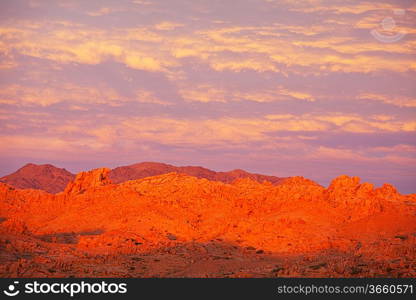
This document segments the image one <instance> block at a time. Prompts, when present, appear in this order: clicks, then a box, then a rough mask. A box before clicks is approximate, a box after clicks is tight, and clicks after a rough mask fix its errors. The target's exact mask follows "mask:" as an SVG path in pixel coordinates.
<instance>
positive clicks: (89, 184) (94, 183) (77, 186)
mask: <svg viewBox="0 0 416 300" xmlns="http://www.w3.org/2000/svg"><path fill="white" fill-rule="evenodd" d="M109 173H110V169H107V168H100V169H95V170H92V171H88V172H81V173H79V174H77V176H76V177H75V179H74V181H71V182H70V183H68V185H67V187H66V188H65V191H64V193H65V194H75V195H76V194H82V193H84V192H85V191H86V190H89V189H94V188H98V187H101V186H104V185H107V184H111V180H110V179H109V178H108V174H109Z"/></svg>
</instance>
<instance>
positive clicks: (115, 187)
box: [0, 168, 416, 277]
mask: <svg viewBox="0 0 416 300" xmlns="http://www.w3.org/2000/svg"><path fill="white" fill-rule="evenodd" d="M109 171H110V170H109V169H106V168H102V169H96V170H92V171H89V172H82V173H79V174H78V175H77V176H76V178H75V180H74V181H72V182H71V183H70V184H68V186H67V188H66V189H65V192H64V193H59V194H56V195H52V194H48V193H46V192H43V191H39V190H18V189H14V188H12V187H10V186H8V185H6V184H2V183H0V221H1V222H0V233H1V234H0V245H7V246H5V247H0V276H2V277H12V276H14V277H19V276H26V277H31V276H32V277H44V276H49V277H54V276H63V277H65V276H70V275H71V276H80V277H94V276H108V277H124V276H137V277H143V276H144V277H145V276H164V277H181V276H202V277H205V276H209V277H225V276H226V275H224V273H222V272H224V270H225V269H226V270H227V274H228V275H230V274H232V276H235V277H240V276H241V277H272V276H284V275H287V276H300V277H314V276H318V277H319V276H320V277H331V276H339V277H350V276H384V277H399V276H402V277H403V276H404V277H412V276H415V275H416V274H415V273H414V270H415V267H416V265H415V262H416V253H415V251H414V248H415V246H416V201H415V195H409V196H406V195H401V194H399V193H398V192H397V191H396V190H395V188H394V187H393V186H391V185H384V186H383V187H381V188H378V189H374V187H373V185H371V184H369V183H361V182H360V179H359V178H358V177H348V176H340V177H338V178H336V179H334V180H333V181H332V183H331V185H330V186H329V187H328V188H324V187H323V186H320V185H319V184H316V183H315V182H313V181H311V180H308V179H306V178H303V177H293V178H290V179H287V180H285V181H284V182H282V183H281V184H279V185H273V184H271V183H270V182H264V183H260V182H258V181H256V180H253V179H250V178H243V179H241V178H240V179H236V180H234V181H233V182H232V183H231V184H228V183H223V182H220V181H211V180H208V179H205V178H203V179H200V178H197V177H193V176H188V175H185V174H180V173H175V172H172V173H168V174H163V175H158V176H152V177H147V178H143V179H139V180H131V181H127V182H124V183H121V184H112V183H111V180H110V179H109V178H108V176H109ZM23 256H24V257H26V258H25V259H24V261H23V260H22V261H18V262H17V261H16V257H23ZM299 257H302V258H305V260H303V259H299ZM357 257H359V258H360V259H359V262H358V261H357ZM398 259H399V260H398ZM392 261H393V262H392ZM276 265H278V267H275V266H276ZM358 265H360V267H358ZM144 266H145V267H146V268H143V267H144ZM270 266H273V267H272V268H271V267H270ZM50 270H52V271H50ZM241 270H245V271H241ZM387 270H390V271H387ZM391 270H393V271H391ZM22 274H23V275H22ZM228 275H227V276H228Z"/></svg>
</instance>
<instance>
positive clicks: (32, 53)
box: [0, 0, 416, 193]
mask: <svg viewBox="0 0 416 300" xmlns="http://www.w3.org/2000/svg"><path fill="white" fill-rule="evenodd" d="M415 37H416V2H415V1H413V0H412V1H398V0H395V1H383V0H381V1H374V2H363V1H351V0H342V1H341V0H304V1H301V0H238V1H237V0H233V1H231V0H228V1H227V0H169V1H167V0H166V1H161V0H160V1H156V0H131V1H127V0H119V1H69V0H68V1H55V0H53V1H40V0H39V1H38V0H27V1H21V0H13V1H12V0H2V1H1V2H0V170H1V174H0V175H5V174H7V173H10V172H12V171H14V170H16V169H17V168H18V167H21V166H22V165H23V164H25V163H27V162H34V163H52V164H55V165H57V166H59V167H65V168H67V169H68V170H70V171H73V172H77V171H80V170H85V169H90V168H95V167H100V166H108V167H114V166H120V165H126V164H131V163H135V162H141V161H159V162H166V163H171V164H175V165H201V166H204V167H208V168H211V169H214V170H218V171H221V170H230V169H235V168H242V169H246V170H248V171H252V172H259V173H264V174H272V175H277V176H292V175H301V176H305V177H308V178H311V179H314V180H316V181H318V182H319V183H321V184H324V185H327V184H328V182H329V181H330V180H331V179H332V178H334V177H336V176H338V175H341V174H347V175H356V176H360V177H361V178H362V180H363V181H369V182H372V183H374V184H376V185H380V184H382V183H384V182H389V183H392V184H394V185H396V186H397V187H398V189H399V190H400V191H401V192H404V193H410V192H416V180H415V178H416V134H415V131H416V84H415V78H416V76H415V75H416V59H415V58H416V56H415V54H416V39H415Z"/></svg>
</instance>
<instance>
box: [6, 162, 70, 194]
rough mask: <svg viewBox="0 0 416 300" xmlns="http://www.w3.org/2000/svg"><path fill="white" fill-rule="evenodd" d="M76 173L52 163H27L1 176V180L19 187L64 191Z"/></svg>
mask: <svg viewBox="0 0 416 300" xmlns="http://www.w3.org/2000/svg"><path fill="white" fill-rule="evenodd" d="M74 178H75V175H74V174H72V173H71V172H69V171H67V170H65V169H60V168H57V167H55V166H53V165H50V164H45V165H36V164H27V165H25V166H23V167H22V168H20V169H19V170H17V171H16V172H14V173H12V174H10V175H7V176H4V177H2V178H0V182H3V183H7V184H9V185H11V186H13V187H15V188H19V189H38V190H44V191H46V192H48V193H58V192H62V191H63V190H64V189H65V187H66V185H67V184H68V182H70V181H71V180H73V179H74Z"/></svg>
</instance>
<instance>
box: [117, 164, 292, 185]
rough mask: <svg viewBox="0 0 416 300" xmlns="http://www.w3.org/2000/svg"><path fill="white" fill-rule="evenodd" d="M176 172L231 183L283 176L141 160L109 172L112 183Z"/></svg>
mask: <svg viewBox="0 0 416 300" xmlns="http://www.w3.org/2000/svg"><path fill="white" fill-rule="evenodd" d="M172 172H176V173H179V174H186V175H189V176H194V177H197V178H206V179H208V180H211V181H221V182H224V183H231V182H233V181H234V180H236V179H239V178H250V179H252V180H255V181H257V182H263V181H269V182H271V183H272V184H277V183H280V182H282V181H283V180H284V178H280V177H276V176H267V175H261V174H254V173H249V172H246V171H244V170H239V169H238V170H232V171H229V172H215V171H212V170H209V169H206V168H203V167H195V166H186V167H175V166H172V165H169V164H163V163H155V162H142V163H138V164H134V165H130V166H123V167H118V168H115V169H113V170H111V172H110V175H109V176H110V179H111V181H112V182H114V183H121V182H125V181H128V180H135V179H140V178H145V177H149V176H156V175H162V174H167V173H172Z"/></svg>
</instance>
